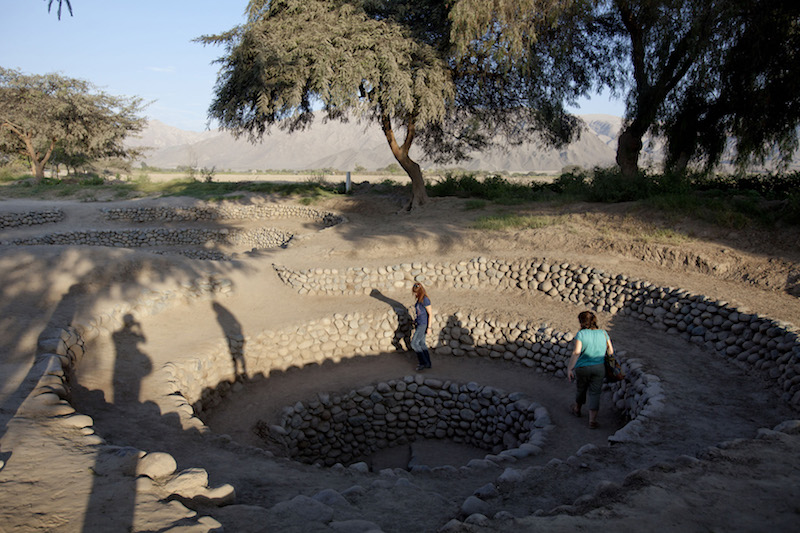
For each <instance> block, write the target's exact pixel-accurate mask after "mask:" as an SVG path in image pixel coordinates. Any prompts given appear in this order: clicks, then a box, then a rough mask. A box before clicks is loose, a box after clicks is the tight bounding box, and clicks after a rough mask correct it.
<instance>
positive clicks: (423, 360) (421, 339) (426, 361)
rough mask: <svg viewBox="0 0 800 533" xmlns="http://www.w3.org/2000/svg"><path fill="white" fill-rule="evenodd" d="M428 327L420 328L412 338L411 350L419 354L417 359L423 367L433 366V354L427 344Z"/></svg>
mask: <svg viewBox="0 0 800 533" xmlns="http://www.w3.org/2000/svg"><path fill="white" fill-rule="evenodd" d="M427 327H428V326H420V327H418V328H417V329H415V330H414V335H412V336H411V349H412V350H414V351H415V352H417V359H418V360H419V364H420V365H422V366H428V367H429V366H431V353H430V352H429V351H428V346H427V345H426V344H425V334H426V329H427Z"/></svg>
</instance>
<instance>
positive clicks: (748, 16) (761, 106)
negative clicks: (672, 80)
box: [658, 0, 800, 174]
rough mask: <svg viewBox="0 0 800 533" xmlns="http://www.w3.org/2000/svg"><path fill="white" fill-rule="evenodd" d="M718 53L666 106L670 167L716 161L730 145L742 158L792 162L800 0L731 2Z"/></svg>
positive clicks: (799, 78) (741, 162)
mask: <svg viewBox="0 0 800 533" xmlns="http://www.w3.org/2000/svg"><path fill="white" fill-rule="evenodd" d="M726 11H727V13H728V16H727V17H725V20H726V26H727V28H728V29H727V31H720V32H719V34H720V41H721V42H720V43H719V45H717V46H716V47H715V49H714V50H715V51H717V53H710V54H707V55H706V56H705V57H704V58H703V59H702V61H699V62H698V63H697V65H696V66H695V67H693V68H692V69H691V70H690V72H689V74H688V75H687V82H686V83H684V84H682V85H681V86H680V87H679V90H678V91H676V96H675V97H673V98H670V99H669V100H668V101H667V105H666V115H667V116H666V118H665V119H664V120H663V122H662V123H661V125H660V128H659V130H658V131H659V132H660V133H662V134H663V135H664V136H665V137H666V139H667V158H666V161H665V164H666V167H667V169H668V170H669V171H671V172H674V173H676V174H680V173H683V172H684V171H685V169H686V167H687V165H688V164H689V162H691V161H694V162H697V163H702V164H703V165H704V166H705V167H706V169H710V168H712V167H713V166H715V165H716V164H717V163H718V162H719V161H720V160H721V158H722V157H723V155H724V154H725V153H726V151H727V150H728V149H729V148H733V150H734V152H735V163H736V164H737V166H739V167H744V166H746V165H748V164H751V163H757V164H763V163H764V161H765V160H766V158H767V157H771V156H774V155H777V156H779V162H780V163H781V164H782V165H783V166H786V165H787V164H788V163H789V162H790V161H791V159H792V156H793V155H794V153H795V152H796V151H797V148H798V130H797V125H798V124H800V91H798V90H797V88H798V87H800V65H799V64H798V63H799V61H800V56H799V54H800V4H798V3H797V2H784V1H782V0H761V1H758V2H752V1H745V0H732V1H731V2H729V3H728V5H727V6H726Z"/></svg>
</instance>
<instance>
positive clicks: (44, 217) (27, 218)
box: [0, 209, 64, 229]
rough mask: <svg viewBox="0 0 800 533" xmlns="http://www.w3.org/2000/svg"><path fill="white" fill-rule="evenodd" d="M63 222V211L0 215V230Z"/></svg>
mask: <svg viewBox="0 0 800 533" xmlns="http://www.w3.org/2000/svg"><path fill="white" fill-rule="evenodd" d="M62 220H64V211H62V210H61V209H46V210H44V211H25V212H23V213H0V229H5V228H16V227H19V226H36V225H39V224H52V223H55V222H61V221H62Z"/></svg>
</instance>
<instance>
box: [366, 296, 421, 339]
mask: <svg viewBox="0 0 800 533" xmlns="http://www.w3.org/2000/svg"><path fill="white" fill-rule="evenodd" d="M369 295H370V296H372V297H373V298H375V299H376V300H380V301H381V302H384V303H386V304H389V306H390V307H391V308H392V311H394V313H395V314H396V315H397V329H396V330H395V332H394V337H393V338H392V346H394V347H395V349H396V350H397V351H409V350H411V323H412V320H411V313H409V312H408V308H407V307H406V306H405V305H403V304H401V303H400V302H398V301H397V300H394V299H392V298H389V297H388V296H386V295H384V294H383V293H382V292H381V291H379V290H378V289H372V292H370V293H369ZM400 341H402V342H404V343H405V348H404V347H403V344H402V343H401V342H400Z"/></svg>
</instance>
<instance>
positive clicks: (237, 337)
mask: <svg viewBox="0 0 800 533" xmlns="http://www.w3.org/2000/svg"><path fill="white" fill-rule="evenodd" d="M211 307H212V308H213V309H214V313H216V315H217V322H218V323H219V325H220V327H222V333H223V334H224V335H225V339H226V340H227V341H228V351H229V352H230V354H231V362H232V363H233V372H234V374H235V375H236V379H238V380H240V381H243V380H246V379H247V361H246V359H245V357H244V343H245V340H244V334H243V333H242V325H241V324H240V323H239V321H238V320H237V319H236V317H235V316H234V315H233V313H231V312H230V310H228V308H226V307H225V306H224V305H222V304H221V303H219V302H214V303H213V304H211Z"/></svg>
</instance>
